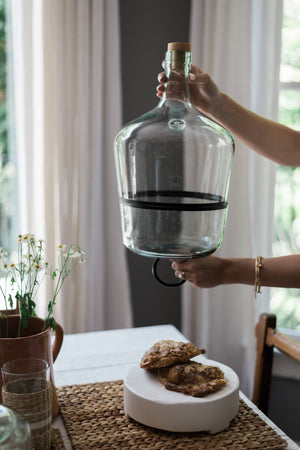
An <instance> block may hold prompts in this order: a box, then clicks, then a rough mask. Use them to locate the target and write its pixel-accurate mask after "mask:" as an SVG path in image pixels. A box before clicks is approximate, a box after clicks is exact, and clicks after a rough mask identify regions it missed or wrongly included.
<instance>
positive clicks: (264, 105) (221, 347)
mask: <svg viewBox="0 0 300 450" xmlns="http://www.w3.org/2000/svg"><path fill="white" fill-rule="evenodd" d="M281 22H282V0H276V1H274V0H264V1H260V0H242V1H240V0H193V1H192V12H191V42H192V53H193V63H194V64H196V65H197V66H199V67H201V68H202V70H204V71H206V72H208V73H209V74H210V75H211V76H212V77H213V79H214V80H215V81H216V83H217V84H218V86H219V88H220V89H221V90H223V91H224V92H226V93H227V94H228V95H230V96H231V97H233V98H234V99H235V100H236V101H238V102H239V103H241V104H242V105H244V106H246V107H248V108H250V109H252V110H253V111H255V112H257V113H258V114H260V115H263V116H265V117H269V118H272V119H275V120H276V118H277V104H278V87H279V64H280V43H281ZM235 143H236V153H235V159H234V164H233V170H232V177H231V186H230V192H229V213H228V219H227V225H226V230H225V234H224V240H223V244H222V246H221V248H220V249H219V251H218V252H217V254H218V255H220V256H224V257H256V256H258V255H262V256H264V257H270V256H271V255H272V238H273V197H274V184H275V171H276V165H275V164H274V163H271V162H270V161H268V160H266V159H265V158H263V157H261V156H258V155H257V154H255V153H254V152H253V151H251V150H249V149H248V148H246V147H245V145H243V144H242V143H241V142H239V141H237V140H235ZM253 284H254V270H253ZM268 299H269V289H266V288H263V294H258V296H257V298H256V299H255V298H254V286H251V287H249V286H241V285H232V286H220V287H217V288H213V289H199V288H194V287H192V286H188V285H187V284H186V285H185V286H184V288H183V324H182V326H183V332H184V334H185V335H186V336H187V337H189V338H190V339H192V340H193V342H196V343H198V344H199V345H201V346H204V347H206V348H207V351H208V356H209V358H211V359H213V360H216V361H220V362H223V363H225V364H228V365H229V366H230V367H232V368H233V369H234V370H236V372H237V373H238V375H239V377H240V381H241V388H242V389H243V391H244V392H245V393H246V394H248V395H251V392H252V382H253V378H254V361H255V335H254V328H255V323H256V321H257V319H258V316H259V314H260V313H261V312H263V311H266V310H267V309H268Z"/></svg>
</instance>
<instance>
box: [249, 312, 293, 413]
mask: <svg viewBox="0 0 300 450" xmlns="http://www.w3.org/2000/svg"><path fill="white" fill-rule="evenodd" d="M256 339H257V340H256V368H255V377H254V390H253V398H252V401H253V403H255V405H257V407H258V408H259V409H260V410H261V411H263V412H264V413H265V414H267V413H268V406H269V396H270V388H271V374H272V362H273V350H274V348H277V349H278V350H279V351H281V352H282V353H285V354H286V355H287V356H289V357H290V358H292V359H294V360H295V361H298V362H299V363H300V342H297V341H295V340H294V339H291V338H289V337H287V336H285V335H284V334H282V333H280V332H279V331H278V330H276V316H275V315H274V314H261V316H260V318H259V322H258V323H257V325H256ZM299 369H300V366H299Z"/></svg>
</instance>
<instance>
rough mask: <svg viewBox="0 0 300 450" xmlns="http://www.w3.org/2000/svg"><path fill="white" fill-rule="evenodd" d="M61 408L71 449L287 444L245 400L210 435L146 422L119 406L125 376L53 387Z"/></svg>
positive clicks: (218, 448)
mask: <svg viewBox="0 0 300 450" xmlns="http://www.w3.org/2000/svg"><path fill="white" fill-rule="evenodd" d="M57 394H58V401H59V406H60V412H61V416H62V419H63V422H64V424H65V427H66V429H67V432H68V434H69V437H70V439H71V442H72V446H73V448H74V449H75V450H88V449H92V448H94V449H110V450H113V449H116V450H120V449H122V450H124V449H130V450H134V449H138V450H142V449H160V450H164V449H170V450H171V449H172V450H174V449H184V450H185V449H198V450H200V449H214V450H222V449H236V450H237V449H238V450H242V449H260V450H261V449H264V450H273V449H276V450H277V449H280V448H284V447H286V446H287V443H286V441H284V440H283V439H282V438H281V437H280V436H279V435H278V434H277V433H276V432H275V431H274V430H273V429H272V428H271V427H270V426H269V425H267V424H266V423H265V422H264V421H263V420H262V419H261V418H260V417H259V416H258V415H257V414H256V413H255V412H254V411H252V409H251V408H249V407H248V406H247V405H246V403H245V402H244V401H243V400H240V408H239V412H238V414H237V416H236V417H235V418H234V419H233V420H232V421H231V424H230V427H229V428H227V429H226V430H223V431H222V432H220V433H218V434H214V435H210V434H207V433H204V432H197V433H172V432H168V431H162V430H157V429H154V428H150V427H147V426H144V425H142V424H140V423H137V422H135V421H134V420H132V419H130V418H129V417H127V416H126V415H125V413H124V409H123V381H121V380H118V381H108V382H105V383H93V384H85V385H73V386H63V387H59V388H57Z"/></svg>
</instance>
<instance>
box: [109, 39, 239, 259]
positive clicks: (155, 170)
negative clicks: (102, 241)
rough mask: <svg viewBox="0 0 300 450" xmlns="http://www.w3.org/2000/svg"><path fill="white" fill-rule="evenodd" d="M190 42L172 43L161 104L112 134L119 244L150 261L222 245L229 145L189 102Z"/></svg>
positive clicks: (195, 254) (225, 134) (230, 154)
mask: <svg viewBox="0 0 300 450" xmlns="http://www.w3.org/2000/svg"><path fill="white" fill-rule="evenodd" d="M190 67H191V46H190V44H187V43H170V44H168V50H167V52H166V55H165V74H166V77H167V79H168V81H167V83H166V85H165V93H164V95H163V97H162V99H161V100H160V102H159V104H158V106H157V107H156V108H154V109H153V110H151V111H150V112H148V113H146V114H144V115H143V116H141V117H139V118H137V119H135V120H133V121H132V122H130V123H129V124H127V125H125V126H124V127H123V128H122V129H121V131H120V132H119V133H118V134H117V136H116V138H115V160H116V169H117V177H118V187H119V194H120V209H121V223H122V233H123V242H124V244H125V246H126V247H128V248H129V249H130V250H132V251H133V252H135V253H137V254H140V255H144V256H149V257H154V258H181V259H183V258H192V257H198V256H205V255H208V254H210V253H212V252H214V251H215V250H216V249H217V248H218V247H219V245H220V244H221V241H222V237H223V231H224V227H225V221H226V215H227V194H228V186H229V177H230V172H231V166H232V160H233V154H234V142H233V139H232V137H231V135H230V134H229V133H228V132H227V131H226V130H225V129H224V128H222V127H221V126H219V125H217V124H216V123H214V122H213V121H211V120H209V119H208V118H206V117H204V116H202V115H200V114H199V111H197V110H196V109H195V108H194V107H193V106H192V104H191V100H190V93H189V83H188V74H189V71H190Z"/></svg>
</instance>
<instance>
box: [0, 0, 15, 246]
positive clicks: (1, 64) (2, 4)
mask: <svg viewBox="0 0 300 450" xmlns="http://www.w3.org/2000/svg"><path fill="white" fill-rule="evenodd" d="M6 42H7V24H6V0H0V247H3V248H7V249H8V250H10V249H11V243H12V237H11V236H12V232H15V230H13V222H14V219H15V217H16V209H15V205H16V202H15V201H14V198H15V178H16V165H15V162H13V161H12V157H11V151H10V148H9V145H8V119H7V116H8V112H9V111H8V107H7V97H6V88H7V46H6Z"/></svg>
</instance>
